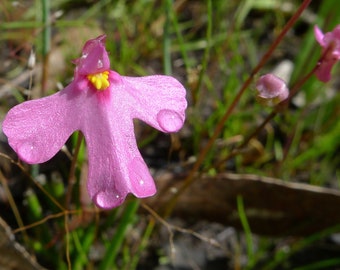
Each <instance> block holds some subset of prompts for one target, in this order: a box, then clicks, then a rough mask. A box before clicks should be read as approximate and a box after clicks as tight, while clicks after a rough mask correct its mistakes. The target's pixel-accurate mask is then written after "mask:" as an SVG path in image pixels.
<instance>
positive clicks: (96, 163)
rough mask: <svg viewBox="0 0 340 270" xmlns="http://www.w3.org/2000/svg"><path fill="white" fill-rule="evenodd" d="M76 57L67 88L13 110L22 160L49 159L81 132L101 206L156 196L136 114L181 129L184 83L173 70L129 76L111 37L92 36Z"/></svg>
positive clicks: (14, 141) (11, 124) (11, 134)
mask: <svg viewBox="0 0 340 270" xmlns="http://www.w3.org/2000/svg"><path fill="white" fill-rule="evenodd" d="M74 62H75V64H76V69H75V72H74V80H73V81H72V82H71V83H70V84H69V85H68V86H67V87H66V88H65V89H63V90H62V91H60V92H58V93H56V94H54V95H51V96H48V97H44V98H41V99H37V100H32V101H26V102H24V103H22V104H19V105H17V106H15V107H14V108H12V109H11V110H10V111H9V112H8V114H7V116H6V118H5V120H4V122H3V131H4V133H5V134H6V135H7V137H8V142H9V144H10V145H11V147H12V148H13V149H14V150H15V151H16V152H17V154H18V155H19V157H20V158H21V159H22V160H23V161H25V162H27V163H30V164H33V163H42V162H45V161H47V160H49V159H50V158H52V157H53V156H54V155H55V154H56V153H57V152H58V151H59V149H60V148H61V147H62V146H63V145H64V143H65V142H66V140H67V139H68V138H69V136H70V135H71V134H72V133H73V132H74V131H76V130H80V131H81V132H82V133H83V134H84V137H85V141H86V144H87V151H88V159H89V173H88V181H87V188H88V192H89V194H90V196H91V198H92V200H93V201H94V202H95V204H96V205H97V206H99V207H101V208H105V209H109V208H113V207H116V206H118V205H120V204H121V203H123V201H124V199H125V197H126V195H127V194H128V193H133V194H134V195H135V196H137V197H140V198H143V197H148V196H152V195H154V194H155V192H156V188H155V184H154V181H153V179H152V177H151V175H150V173H149V170H148V168H147V166H146V164H145V162H144V160H143V158H142V156H141V154H140V152H139V151H138V148H137V144H136V139H135V134H134V126H133V119H134V118H138V119H141V120H143V121H144V122H146V123H148V124H149V125H151V126H153V127H154V128H156V129H158V130H160V131H163V132H176V131H178V130H179V129H180V128H181V127H182V126H183V122H184V119H185V109H186V107H187V102H186V99H185V95H186V91H185V89H184V87H183V86H182V85H181V84H180V83H179V82H178V81H177V80H176V79H174V78H172V77H170V76H162V75H155V76H146V77H125V76H121V75H119V74H118V73H117V72H115V71H112V70H110V61H109V57H108V53H107V51H106V50H105V35H102V36H99V37H97V38H96V39H92V40H89V41H87V42H86V44H85V46H84V48H83V52H82V56H81V57H80V58H79V59H77V60H75V61H74Z"/></svg>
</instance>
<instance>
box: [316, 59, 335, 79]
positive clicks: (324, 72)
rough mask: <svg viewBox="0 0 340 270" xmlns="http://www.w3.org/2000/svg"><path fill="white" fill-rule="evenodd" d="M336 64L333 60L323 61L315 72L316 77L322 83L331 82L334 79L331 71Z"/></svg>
mask: <svg viewBox="0 0 340 270" xmlns="http://www.w3.org/2000/svg"><path fill="white" fill-rule="evenodd" d="M334 64H335V61H332V60H328V61H326V60H324V61H322V62H321V63H320V66H319V67H318V68H317V70H316V71H315V75H316V77H317V78H318V79H319V80H320V81H322V82H328V81H330V79H331V78H332V76H331V70H332V68H333V65H334Z"/></svg>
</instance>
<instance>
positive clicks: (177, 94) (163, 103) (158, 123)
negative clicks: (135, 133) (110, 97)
mask: <svg viewBox="0 0 340 270" xmlns="http://www.w3.org/2000/svg"><path fill="white" fill-rule="evenodd" d="M122 83H123V85H124V88H125V91H126V92H128V93H129V94H130V95H131V97H132V100H131V104H130V105H131V111H132V113H131V116H132V117H133V118H138V119H141V120H143V121H144V122H146V123H148V124H149V125H151V126H153V127H155V128H157V129H158V130H160V131H163V132H176V131H178V130H179V129H180V128H181V127H182V126H183V123H184V120H185V109H186V107H187V101H186V99H185V95H186V91H185V89H184V87H183V86H182V84H181V83H180V82H179V81H177V80H176V79H175V78H173V77H170V76H164V75H154V76H146V77H125V76H122Z"/></svg>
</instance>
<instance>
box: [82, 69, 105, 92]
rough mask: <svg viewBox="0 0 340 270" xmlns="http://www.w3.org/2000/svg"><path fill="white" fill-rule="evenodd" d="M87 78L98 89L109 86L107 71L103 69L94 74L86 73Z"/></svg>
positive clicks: (101, 89)
mask: <svg viewBox="0 0 340 270" xmlns="http://www.w3.org/2000/svg"><path fill="white" fill-rule="evenodd" d="M87 79H88V80H89V81H90V82H91V83H92V84H93V86H94V87H95V88H96V89H97V90H100V91H103V90H105V89H106V88H108V87H109V85H110V82H109V72H108V71H104V72H100V73H96V74H89V75H87Z"/></svg>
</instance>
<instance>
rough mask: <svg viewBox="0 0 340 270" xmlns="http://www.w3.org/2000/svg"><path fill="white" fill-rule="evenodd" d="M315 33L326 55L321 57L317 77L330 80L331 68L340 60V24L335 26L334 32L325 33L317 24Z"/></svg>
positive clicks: (321, 79)
mask: <svg viewBox="0 0 340 270" xmlns="http://www.w3.org/2000/svg"><path fill="white" fill-rule="evenodd" d="M314 35H315V39H316V40H317V42H318V43H319V44H320V45H321V47H322V50H323V53H325V51H326V50H327V52H326V55H325V56H324V57H323V58H322V59H321V63H320V66H319V67H318V69H317V70H316V72H315V75H316V76H317V78H318V79H319V80H320V81H322V82H328V81H329V80H330V79H331V69H332V67H333V65H334V64H335V63H336V62H337V61H339V60H340V25H338V26H337V27H335V28H334V30H333V31H332V32H328V33H326V34H323V33H322V31H321V30H320V29H319V28H318V27H317V26H316V25H315V26H314Z"/></svg>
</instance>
